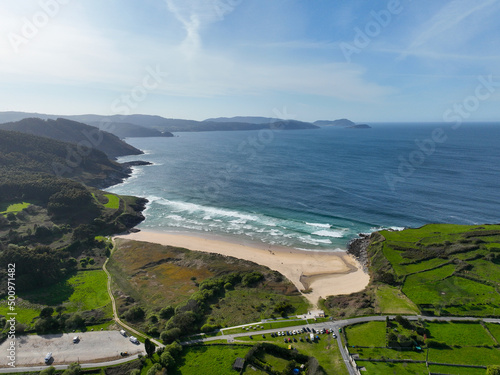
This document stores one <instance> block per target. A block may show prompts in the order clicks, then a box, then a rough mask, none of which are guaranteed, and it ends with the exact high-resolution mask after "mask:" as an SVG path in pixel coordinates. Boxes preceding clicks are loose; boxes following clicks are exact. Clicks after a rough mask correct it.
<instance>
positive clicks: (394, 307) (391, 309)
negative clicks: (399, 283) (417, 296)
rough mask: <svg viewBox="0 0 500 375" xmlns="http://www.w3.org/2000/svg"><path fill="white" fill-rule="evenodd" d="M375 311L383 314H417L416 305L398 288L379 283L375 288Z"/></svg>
mask: <svg viewBox="0 0 500 375" xmlns="http://www.w3.org/2000/svg"><path fill="white" fill-rule="evenodd" d="M376 303H377V311H378V312H380V313H384V314H402V315H413V314H418V312H419V310H418V307H417V306H416V305H415V304H414V303H413V302H412V301H411V300H410V299H409V298H408V297H406V295H404V293H402V292H401V291H400V290H399V289H398V288H395V287H392V286H389V285H381V286H379V287H378V288H377V290H376Z"/></svg>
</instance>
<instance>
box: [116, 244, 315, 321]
mask: <svg viewBox="0 0 500 375" xmlns="http://www.w3.org/2000/svg"><path fill="white" fill-rule="evenodd" d="M116 242H117V249H116V250H115V251H114V252H113V254H112V255H111V257H110V260H109V262H108V265H107V268H108V270H109V271H110V272H111V274H112V277H113V290H114V291H115V292H116V293H115V296H117V297H118V298H117V302H118V309H119V312H120V314H121V313H123V312H125V311H127V309H129V308H130V305H131V301H133V302H132V304H135V305H137V306H141V307H142V308H143V309H144V310H146V312H147V314H146V315H156V316H157V315H158V312H159V311H160V310H161V309H162V308H165V307H166V306H172V307H178V306H180V305H182V304H183V303H186V301H188V300H190V299H191V298H193V297H192V296H196V295H198V294H197V293H199V292H200V290H201V289H200V285H205V284H206V283H210V282H212V281H213V280H217V279H218V278H220V277H224V276H225V275H231V274H241V275H245V274H248V273H252V272H258V273H260V274H261V275H262V279H261V280H260V281H259V282H258V283H257V284H255V285H245V284H244V283H239V284H237V285H225V286H224V288H223V290H222V291H219V292H218V293H217V294H216V295H213V296H212V297H211V298H210V299H209V300H208V301H207V303H206V305H205V306H206V307H205V311H204V312H203V314H204V318H203V319H204V323H203V324H205V323H207V324H210V325H211V326H213V327H228V326H234V325H239V324H246V323H252V322H255V321H260V320H261V319H263V318H272V317H273V316H274V317H279V316H280V314H279V313H278V312H276V309H277V307H278V306H287V311H289V312H290V313H293V314H300V313H305V312H307V308H308V303H307V302H306V300H305V299H304V298H303V297H302V296H300V294H299V293H298V291H297V290H296V288H295V287H294V286H293V284H291V283H290V282H289V281H288V280H286V279H285V278H284V277H283V276H282V275H280V274H279V273H277V272H275V271H271V270H270V269H268V268H266V267H262V266H259V265H257V264H255V263H251V262H247V261H243V260H240V259H236V258H232V257H224V256H221V255H217V254H209V253H203V252H198V251H190V250H186V249H180V248H174V247H170V246H162V245H157V244H151V243H146V242H136V241H128V240H120V239H118V240H117V241H116ZM164 323H165V322H163V321H160V322H158V323H155V324H158V326H159V328H160V327H162V326H164ZM141 324H142V325H141ZM147 324H148V323H147V322H143V323H141V322H139V325H138V327H139V328H143V329H145V330H146V329H147V327H146V326H147ZM150 328H151V327H150Z"/></svg>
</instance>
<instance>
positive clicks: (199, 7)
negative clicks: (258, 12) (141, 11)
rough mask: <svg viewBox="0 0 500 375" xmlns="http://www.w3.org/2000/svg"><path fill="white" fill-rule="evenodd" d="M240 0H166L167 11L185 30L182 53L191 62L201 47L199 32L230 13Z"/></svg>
mask: <svg viewBox="0 0 500 375" xmlns="http://www.w3.org/2000/svg"><path fill="white" fill-rule="evenodd" d="M240 1H241V0H166V3H167V7H168V10H169V11H170V12H172V13H173V14H174V16H175V17H176V18H177V20H178V21H179V22H181V23H182V25H183V27H184V29H185V30H186V38H185V39H184V41H183V43H182V51H183V52H184V54H185V56H186V57H187V58H188V59H189V60H191V59H193V58H194V56H195V55H196V54H197V53H198V52H199V50H200V47H201V37H200V30H201V29H202V28H203V27H205V26H207V25H209V24H211V23H213V22H216V21H221V20H222V19H223V18H224V16H226V15H227V14H229V13H231V12H232V11H233V10H234V8H235V7H236V6H237V5H238V3H239V2H240Z"/></svg>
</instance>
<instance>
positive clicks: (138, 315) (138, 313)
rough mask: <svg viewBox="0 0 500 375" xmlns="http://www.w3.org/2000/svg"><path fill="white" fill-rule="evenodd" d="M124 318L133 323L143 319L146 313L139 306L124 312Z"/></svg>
mask: <svg viewBox="0 0 500 375" xmlns="http://www.w3.org/2000/svg"><path fill="white" fill-rule="evenodd" d="M124 316H125V319H127V320H129V321H131V322H135V321H138V320H143V319H144V317H145V316H146V313H145V312H144V310H143V309H142V308H141V307H140V306H132V307H131V308H130V309H128V310H127V311H126V312H125V314H124Z"/></svg>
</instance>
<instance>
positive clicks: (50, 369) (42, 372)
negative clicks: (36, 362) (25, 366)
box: [40, 366, 56, 375]
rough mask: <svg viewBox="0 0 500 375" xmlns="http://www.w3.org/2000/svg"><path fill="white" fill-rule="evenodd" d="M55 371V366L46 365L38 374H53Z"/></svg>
mask: <svg viewBox="0 0 500 375" xmlns="http://www.w3.org/2000/svg"><path fill="white" fill-rule="evenodd" d="M55 372H56V368H55V367H54V366H50V367H47V368H46V369H45V370H42V371H41V372H40V375H53V374H55Z"/></svg>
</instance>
